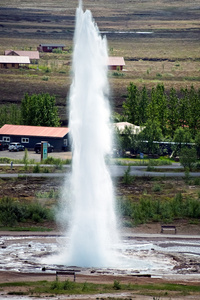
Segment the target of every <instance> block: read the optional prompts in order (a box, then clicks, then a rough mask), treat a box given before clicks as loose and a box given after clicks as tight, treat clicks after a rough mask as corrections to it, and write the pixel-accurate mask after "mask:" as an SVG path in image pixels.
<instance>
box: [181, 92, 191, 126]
mask: <svg viewBox="0 0 200 300" xmlns="http://www.w3.org/2000/svg"><path fill="white" fill-rule="evenodd" d="M181 92H182V94H183V96H182V97H180V99H179V126H182V127H185V126H188V125H189V123H188V118H189V96H188V93H189V92H188V89H187V88H185V89H182V90H181Z"/></svg>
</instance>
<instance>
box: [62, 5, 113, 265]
mask: <svg viewBox="0 0 200 300" xmlns="http://www.w3.org/2000/svg"><path fill="white" fill-rule="evenodd" d="M107 61H108V54H107V42H106V39H105V38H102V37H101V36H100V33H99V30H98V27H97V25H96V24H95V23H94V21H93V18H92V14H91V12H90V11H88V10H86V11H85V12H83V9H82V3H81V2H79V7H78V8H77V12H76V28H75V36H74V53H73V65H72V72H73V81H72V85H71V89H70V123H69V127H70V132H71V136H72V142H73V159H72V175H71V190H72V199H71V203H73V204H72V205H73V209H72V219H71V225H70V230H69V238H70V239H69V245H68V250H67V253H66V259H65V260H66V261H65V263H67V264H68V265H75V266H81V267H104V266H107V267H109V266H113V265H114V257H115V255H114V254H113V249H112V248H113V244H114V242H115V241H116V236H117V233H116V232H117V231H116V217H115V211H114V194H113V186H112V181H111V178H110V174H109V172H108V169H107V166H106V163H105V156H106V155H107V154H109V152H110V151H111V144H112V138H111V130H110V126H109V118H110V110H109V104H108V98H107V97H108V91H109V87H108V80H107Z"/></svg>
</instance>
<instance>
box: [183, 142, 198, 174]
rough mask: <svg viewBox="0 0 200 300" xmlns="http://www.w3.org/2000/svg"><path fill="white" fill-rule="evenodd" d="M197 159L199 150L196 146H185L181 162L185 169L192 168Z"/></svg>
mask: <svg viewBox="0 0 200 300" xmlns="http://www.w3.org/2000/svg"><path fill="white" fill-rule="evenodd" d="M196 160H197V151H196V149H195V148H187V147H185V148H183V149H182V150H181V152H180V163H181V165H182V166H183V167H184V169H186V168H188V169H189V170H192V169H193V168H194V166H195V163H196Z"/></svg>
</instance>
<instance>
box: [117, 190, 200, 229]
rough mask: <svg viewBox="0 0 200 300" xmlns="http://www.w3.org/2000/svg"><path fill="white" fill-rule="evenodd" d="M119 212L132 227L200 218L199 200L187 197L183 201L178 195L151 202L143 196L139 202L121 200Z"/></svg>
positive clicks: (180, 195) (179, 194) (151, 200)
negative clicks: (126, 218) (129, 221)
mask: <svg viewBox="0 0 200 300" xmlns="http://www.w3.org/2000/svg"><path fill="white" fill-rule="evenodd" d="M119 210H120V213H121V215H122V216H123V217H128V218H129V219H130V220H131V222H132V224H133V225H138V224H144V223H147V222H164V223H170V222H172V221H173V220H175V219H183V218H194V219H198V218H200V200H199V199H193V198H190V197H187V198H186V199H183V196H182V194H181V193H178V194H177V195H176V196H175V197H174V198H173V199H168V200H165V201H161V200H153V199H152V197H150V198H145V197H144V196H143V197H142V198H141V199H140V201H139V202H137V203H136V202H133V201H131V200H129V199H122V200H121V201H120V203H119Z"/></svg>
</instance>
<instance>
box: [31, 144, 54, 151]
mask: <svg viewBox="0 0 200 300" xmlns="http://www.w3.org/2000/svg"><path fill="white" fill-rule="evenodd" d="M53 149H54V147H53V146H52V145H51V144H49V143H48V152H53ZM34 151H35V152H36V153H39V152H41V143H37V144H35V147H34Z"/></svg>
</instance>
